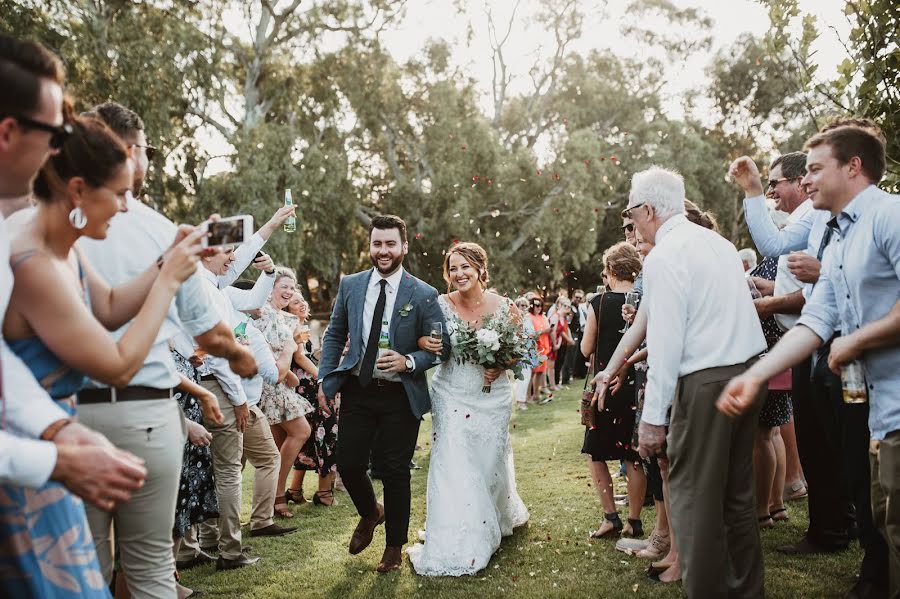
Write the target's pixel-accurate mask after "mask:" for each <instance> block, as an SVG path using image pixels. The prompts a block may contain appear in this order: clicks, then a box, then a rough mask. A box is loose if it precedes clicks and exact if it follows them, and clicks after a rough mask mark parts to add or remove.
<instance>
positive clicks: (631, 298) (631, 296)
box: [619, 291, 641, 333]
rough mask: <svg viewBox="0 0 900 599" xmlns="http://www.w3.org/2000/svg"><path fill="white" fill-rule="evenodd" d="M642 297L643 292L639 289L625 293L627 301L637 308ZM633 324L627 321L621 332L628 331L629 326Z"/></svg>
mask: <svg viewBox="0 0 900 599" xmlns="http://www.w3.org/2000/svg"><path fill="white" fill-rule="evenodd" d="M640 299H641V294H640V293H638V292H637V291H629V292H627V293H626V294H625V303H626V304H627V305H629V306H634V307H635V308H637V305H638V301H639V300H640ZM629 326H631V325H630V324H629V323H627V322H626V323H625V328H623V329H622V330H621V331H619V332H620V333H627V332H628V327H629Z"/></svg>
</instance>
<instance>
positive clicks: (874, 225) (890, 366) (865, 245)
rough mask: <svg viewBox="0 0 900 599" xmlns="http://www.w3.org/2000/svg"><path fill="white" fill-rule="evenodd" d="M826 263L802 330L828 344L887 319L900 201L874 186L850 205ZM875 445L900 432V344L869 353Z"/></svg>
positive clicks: (899, 292)
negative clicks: (835, 335) (840, 333)
mask: <svg viewBox="0 0 900 599" xmlns="http://www.w3.org/2000/svg"><path fill="white" fill-rule="evenodd" d="M836 221H837V226H838V231H836V232H835V234H834V238H833V239H832V241H831V244H830V245H829V247H828V251H827V252H826V253H825V256H824V258H823V261H822V276H821V278H820V279H819V282H818V283H817V284H816V286H815V289H814V290H813V294H812V298H811V300H810V302H808V303H807V304H806V306H805V307H804V309H803V314H802V315H801V316H800V320H799V321H798V322H797V324H802V325H805V326H807V327H809V328H810V329H812V330H813V331H814V332H815V333H816V335H818V336H819V337H821V338H822V339H823V340H824V341H827V340H828V339H829V338H830V337H831V334H832V331H834V330H835V329H836V328H839V329H840V330H841V331H843V333H844V334H849V333H852V332H854V331H856V330H857V329H859V328H860V327H862V326H865V325H867V324H869V323H870V322H873V321H876V320H879V319H881V318H883V317H884V316H885V315H886V314H887V313H888V312H890V311H891V309H893V307H894V306H895V305H896V304H897V302H898V300H900V196H896V195H891V194H889V193H887V192H884V191H882V190H880V189H878V188H877V187H875V186H874V185H872V186H869V187H867V188H866V189H865V190H863V191H862V192H860V193H859V195H857V196H856V197H855V198H853V200H852V201H851V202H850V203H849V204H847V206H846V208H844V210H843V212H841V213H840V214H839V215H838V216H837V218H836ZM861 361H862V365H863V370H864V372H865V375H866V383H867V384H868V387H869V404H870V409H869V428H870V429H871V431H872V438H873V439H879V440H881V439H884V437H885V435H887V434H889V433H891V432H893V431H896V430H900V342H898V344H896V345H892V346H888V347H883V348H880V349H875V350H869V351H866V352H865V353H864V354H863V356H862V360H861Z"/></svg>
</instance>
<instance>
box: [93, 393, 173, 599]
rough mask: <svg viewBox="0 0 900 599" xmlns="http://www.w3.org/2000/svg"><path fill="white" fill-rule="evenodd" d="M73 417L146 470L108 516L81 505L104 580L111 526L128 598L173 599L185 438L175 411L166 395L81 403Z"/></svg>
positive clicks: (109, 575)
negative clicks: (175, 530)
mask: <svg viewBox="0 0 900 599" xmlns="http://www.w3.org/2000/svg"><path fill="white" fill-rule="evenodd" d="M160 394H163V392H162V391H161V392H160ZM78 419H79V420H80V421H81V422H82V423H83V424H84V425H85V426H89V427H90V428H92V429H94V430H96V431H99V432H101V433H103V434H104V435H106V437H107V438H108V439H109V440H110V442H112V444H113V445H115V446H116V447H118V448H120V449H124V450H126V451H130V452H131V453H133V454H135V455H136V456H138V457H140V458H143V459H144V462H145V464H144V465H145V466H146V468H147V479H146V481H145V482H144V486H143V487H141V488H140V489H138V490H137V491H135V493H134V494H133V495H132V496H131V499H129V500H128V501H126V502H125V503H122V504H119V505H118V506H116V508H115V509H114V510H113V511H112V512H105V511H103V510H101V509H99V508H97V507H94V506H92V505H89V504H85V510H86V511H87V517H88V524H89V525H90V527H91V534H92V535H93V537H94V544H95V546H96V549H97V558H98V559H99V561H100V570H101V571H102V572H103V576H104V578H105V579H106V581H107V582H109V581H110V580H111V579H112V571H113V552H112V535H111V526H112V525H113V524H114V525H115V538H116V547H117V548H118V552H119V563H120V565H121V567H122V570H123V571H124V572H125V577H126V580H127V581H128V588H129V590H130V591H131V596H132V597H134V599H150V598H153V599H159V598H170V597H175V559H174V556H173V555H172V529H173V527H174V525H175V504H176V502H177V500H178V485H179V482H180V478H181V460H182V455H183V452H184V443H185V440H186V437H187V433H186V428H185V424H184V415H183V414H182V413H181V408H179V407H178V403H177V402H176V401H175V400H173V399H171V398H169V397H166V398H165V399H151V400H140V401H125V402H117V403H103V404H87V405H81V406H79V407H78Z"/></svg>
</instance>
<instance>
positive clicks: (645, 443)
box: [638, 420, 666, 458]
mask: <svg viewBox="0 0 900 599" xmlns="http://www.w3.org/2000/svg"><path fill="white" fill-rule="evenodd" d="M638 440H639V445H638V454H640V456H641V457H642V458H652V457H653V456H656V455H659V454H661V453H662V452H663V447H664V446H665V444H666V427H665V426H661V425H656V424H650V423H648V422H644V421H643V420H641V424H640V425H639V426H638Z"/></svg>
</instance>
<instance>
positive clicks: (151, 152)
mask: <svg viewBox="0 0 900 599" xmlns="http://www.w3.org/2000/svg"><path fill="white" fill-rule="evenodd" d="M134 147H135V148H144V151H145V152H146V153H147V161H148V162H151V161H152V160H153V157H154V156H156V147H154V146H151V145H145V146H142V145H141V144H134Z"/></svg>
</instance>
